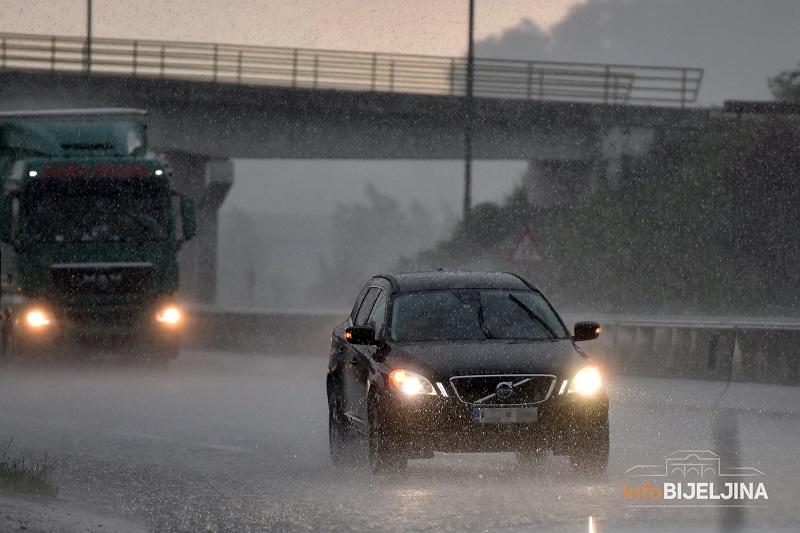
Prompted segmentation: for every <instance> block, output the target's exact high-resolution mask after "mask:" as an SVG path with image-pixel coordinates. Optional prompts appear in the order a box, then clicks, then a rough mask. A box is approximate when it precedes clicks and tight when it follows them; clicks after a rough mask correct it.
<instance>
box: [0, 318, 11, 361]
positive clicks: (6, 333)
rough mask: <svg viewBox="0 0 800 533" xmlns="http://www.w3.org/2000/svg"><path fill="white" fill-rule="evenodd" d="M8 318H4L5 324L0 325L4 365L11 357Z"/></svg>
mask: <svg viewBox="0 0 800 533" xmlns="http://www.w3.org/2000/svg"><path fill="white" fill-rule="evenodd" d="M7 324H8V320H3V325H2V326H0V365H4V364H7V363H8V360H9V358H10V353H9V342H10V339H9V338H8V337H9V334H10V333H9V331H8V326H7Z"/></svg>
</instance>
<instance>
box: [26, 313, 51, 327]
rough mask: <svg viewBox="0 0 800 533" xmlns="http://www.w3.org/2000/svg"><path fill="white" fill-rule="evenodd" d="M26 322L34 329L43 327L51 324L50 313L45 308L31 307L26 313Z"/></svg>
mask: <svg viewBox="0 0 800 533" xmlns="http://www.w3.org/2000/svg"><path fill="white" fill-rule="evenodd" d="M25 323H26V324H27V325H28V326H30V327H32V328H34V329H41V328H43V327H45V326H49V325H50V315H49V314H48V313H47V312H46V311H45V310H43V309H31V310H30V311H28V312H27V313H25Z"/></svg>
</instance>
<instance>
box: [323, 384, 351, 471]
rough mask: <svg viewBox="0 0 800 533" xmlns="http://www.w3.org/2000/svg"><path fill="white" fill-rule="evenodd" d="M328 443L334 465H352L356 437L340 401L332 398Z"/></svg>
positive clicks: (330, 402)
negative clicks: (340, 405) (340, 406)
mask: <svg viewBox="0 0 800 533" xmlns="http://www.w3.org/2000/svg"><path fill="white" fill-rule="evenodd" d="M328 404H329V405H328V444H329V446H330V451H331V462H332V463H333V465H334V466H350V465H352V464H354V463H355V459H356V456H357V453H356V451H357V450H356V444H357V441H356V438H355V436H354V435H353V432H352V428H351V427H350V423H349V422H348V421H347V419H346V418H345V417H344V416H343V415H342V414H341V409H340V408H339V405H338V404H339V402H338V401H337V400H336V398H333V397H332V398H331V399H330V400H329V402H328Z"/></svg>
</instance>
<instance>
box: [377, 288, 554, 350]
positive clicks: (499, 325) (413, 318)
mask: <svg viewBox="0 0 800 533" xmlns="http://www.w3.org/2000/svg"><path fill="white" fill-rule="evenodd" d="M568 337H569V333H568V332H567V331H566V330H565V329H564V326H563V325H562V324H561V322H560V321H559V319H558V318H557V316H556V314H555V311H553V308H552V307H550V305H549V304H548V303H547V301H546V300H545V299H544V298H543V297H542V295H541V294H539V293H537V292H532V291H518V290H496V289H489V290H478V289H473V290H441V291H426V292H416V293H410V294H404V295H400V296H398V297H397V298H396V299H395V301H394V307H393V309H392V338H393V339H394V340H396V341H400V342H420V341H445V340H486V339H520V340H553V339H565V338H568Z"/></svg>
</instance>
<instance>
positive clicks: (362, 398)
mask: <svg viewBox="0 0 800 533" xmlns="http://www.w3.org/2000/svg"><path fill="white" fill-rule="evenodd" d="M385 319H386V291H385V290H383V289H379V290H378V297H377V298H376V299H375V304H374V305H373V306H372V310H371V311H370V313H369V316H368V317H367V322H366V325H367V326H369V327H371V328H372V331H374V332H375V339H376V340H379V339H382V338H383V332H384V322H385ZM356 348H357V349H356V352H357V355H356V358H357V360H358V363H359V364H358V370H359V371H358V372H355V373H354V374H353V376H354V383H353V410H354V414H355V415H356V416H357V417H358V418H359V419H360V420H367V393H368V391H369V380H370V378H371V377H372V374H373V372H375V369H376V367H377V365H376V363H375V359H374V357H375V352H376V351H377V350H378V347H377V346H375V345H372V346H367V345H361V346H357V347H356Z"/></svg>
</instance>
